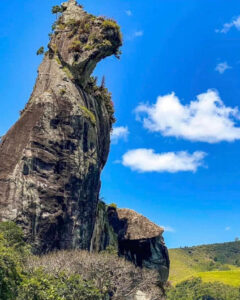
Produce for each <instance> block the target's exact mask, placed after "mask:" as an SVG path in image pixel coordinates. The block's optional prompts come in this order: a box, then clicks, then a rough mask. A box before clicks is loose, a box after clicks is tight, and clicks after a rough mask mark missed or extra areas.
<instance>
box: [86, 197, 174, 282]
mask: <svg viewBox="0 0 240 300" xmlns="http://www.w3.org/2000/svg"><path fill="white" fill-rule="evenodd" d="M163 232H164V230H163V228H161V227H159V226H157V225H156V224H154V223H153V222H151V221H149V220H148V219H147V218H146V217H144V216H142V215H140V214H138V213H136V212H135V211H133V210H130V209H116V208H115V207H114V206H111V205H110V206H106V205H105V204H104V203H103V202H99V206H98V214H97V221H96V223H95V228H94V233H93V238H92V243H91V250H92V251H103V250H105V249H109V250H110V251H115V252H116V253H118V255H119V256H121V257H125V258H126V259H127V260H129V261H131V262H133V263H134V264H135V265H136V266H138V267H145V268H148V269H155V270H157V271H158V273H159V275H160V276H159V278H160V281H161V282H162V283H164V282H166V281H167V279H168V275H169V267H170V261H169V255H168V250H167V247H166V246H165V243H164V239H163V236H162V234H163Z"/></svg>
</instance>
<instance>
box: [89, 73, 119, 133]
mask: <svg viewBox="0 0 240 300" xmlns="http://www.w3.org/2000/svg"><path fill="white" fill-rule="evenodd" d="M86 92H88V93H89V94H92V95H93V96H94V97H95V98H96V99H97V100H98V101H99V103H101V102H104V104H105V107H106V109H107V112H108V115H109V121H110V126H111V128H112V125H113V124H114V123H115V122H116V119H115V117H114V113H115V111H114V105H113V102H112V94H111V93H110V92H109V91H108V89H107V88H105V86H103V85H101V86H98V85H97V78H96V77H93V76H92V77H90V80H89V82H88V85H87V87H86Z"/></svg>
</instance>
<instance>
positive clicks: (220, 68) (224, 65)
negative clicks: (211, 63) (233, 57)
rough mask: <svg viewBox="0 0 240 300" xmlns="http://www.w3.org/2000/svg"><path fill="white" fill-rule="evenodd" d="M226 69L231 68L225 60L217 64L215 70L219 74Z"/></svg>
mask: <svg viewBox="0 0 240 300" xmlns="http://www.w3.org/2000/svg"><path fill="white" fill-rule="evenodd" d="M228 69H232V67H231V66H229V65H228V63H227V62H226V61H225V62H222V63H219V64H217V66H216V68H215V71H217V72H219V73H220V74H223V73H224V72H225V71H226V70H228Z"/></svg>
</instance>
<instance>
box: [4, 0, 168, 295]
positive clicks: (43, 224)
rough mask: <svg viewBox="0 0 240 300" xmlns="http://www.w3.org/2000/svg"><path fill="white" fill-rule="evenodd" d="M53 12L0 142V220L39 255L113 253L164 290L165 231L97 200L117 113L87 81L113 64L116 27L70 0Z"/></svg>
mask: <svg viewBox="0 0 240 300" xmlns="http://www.w3.org/2000/svg"><path fill="white" fill-rule="evenodd" d="M59 9H60V10H61V12H62V14H61V16H60V17H59V19H58V21H57V22H56V24H54V32H53V33H52V35H51V37H50V43H49V51H48V52H47V53H45V56H44V60H43V62H42V64H41V66H40V68H39V72H38V78H37V82H36V85H35V87H34V90H33V93H32V95H31V98H30V100H29V102H28V103H27V105H26V107H25V109H24V110H23V111H22V113H21V116H20V119H19V120H18V121H17V123H16V124H15V125H14V126H13V127H12V128H11V129H10V130H9V131H8V133H7V134H6V135H5V136H4V137H3V139H2V140H1V143H0V162H1V164H0V221H7V220H12V221H16V222H17V223H18V224H19V225H21V227H22V228H23V229H24V233H25V236H26V239H27V241H28V242H30V243H31V244H32V245H33V247H34V249H35V251H36V253H45V252H48V251H51V250H54V249H86V250H90V251H102V250H106V249H109V248H110V249H115V251H116V253H118V254H119V255H120V256H123V257H125V258H126V259H128V260H130V261H132V262H133V263H135V264H136V265H137V266H140V267H147V268H150V269H157V270H158V271H159V274H160V281H161V282H165V281H166V280H167V277H168V271H169V258H168V252H167V249H166V247H165V244H164V241H163V238H162V233H163V229H162V228H160V227H158V226H157V225H155V224H153V223H152V222H150V221H149V220H148V219H146V218H145V217H143V216H141V215H139V214H137V213H135V212H134V211H131V210H127V209H119V210H117V209H116V208H115V207H114V206H109V207H108V206H106V205H105V204H104V203H103V202H101V201H99V190H100V174H101V171H102V169H103V167H104V165H105V163H106V161H107V157H108V153H109V144H110V131H111V128H112V124H113V122H114V109H113V105H112V101H111V95H110V93H109V92H108V91H107V89H106V88H105V87H104V82H103V83H102V85H101V86H100V87H98V86H97V85H96V80H95V79H94V78H92V77H90V75H91V73H92V71H93V70H94V68H95V66H96V64H97V63H98V62H99V61H100V60H101V59H103V58H105V57H107V56H109V55H116V56H118V55H119V47H120V46H121V44H122V41H121V34H120V29H119V26H118V25H117V24H116V23H115V22H114V21H112V20H106V19H105V18H103V17H98V18H96V17H94V16H92V15H90V14H87V13H86V12H85V11H84V10H83V9H82V7H81V6H79V5H78V4H77V3H76V1H75V0H69V1H68V2H66V3H63V4H62V6H61V7H60V8H59ZM139 297H143V295H142V294H141V292H139V295H136V298H134V299H140V298H139ZM144 297H145V296H144ZM145 299H148V298H147V296H146V297H145Z"/></svg>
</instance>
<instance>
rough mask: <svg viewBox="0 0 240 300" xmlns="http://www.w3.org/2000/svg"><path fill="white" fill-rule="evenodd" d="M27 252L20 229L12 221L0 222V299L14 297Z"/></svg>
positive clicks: (27, 248)
mask: <svg viewBox="0 0 240 300" xmlns="http://www.w3.org/2000/svg"><path fill="white" fill-rule="evenodd" d="M29 253H30V252H29V247H28V246H27V245H26V244H25V242H24V240H23V232H22V230H21V229H20V228H19V227H18V226H17V225H16V224H15V223H13V222H2V223H0V299H4V300H8V299H16V295H17V289H18V286H19V285H20V283H21V280H22V276H23V275H22V274H23V270H22V266H23V262H24V261H25V260H26V257H27V256H28V255H29Z"/></svg>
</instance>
